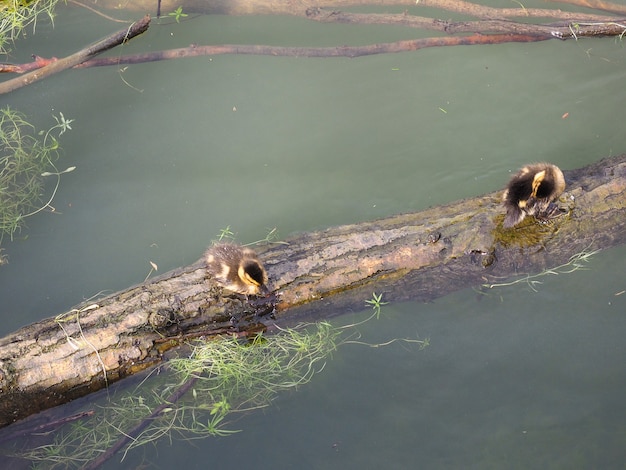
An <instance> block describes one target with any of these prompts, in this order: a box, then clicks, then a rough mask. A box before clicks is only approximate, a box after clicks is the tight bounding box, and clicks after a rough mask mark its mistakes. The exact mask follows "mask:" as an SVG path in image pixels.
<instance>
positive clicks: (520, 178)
mask: <svg viewBox="0 0 626 470" xmlns="http://www.w3.org/2000/svg"><path fill="white" fill-rule="evenodd" d="M563 190H565V178H564V177H563V172H562V171H561V170H560V169H559V167H558V166H556V165H552V164H551V163H534V164H531V165H526V166H525V167H523V168H522V169H521V170H520V171H518V172H517V173H516V174H515V175H514V176H513V177H512V178H511V181H509V184H508V186H507V188H506V190H505V191H504V195H503V197H502V199H503V202H504V207H506V217H505V218H504V227H505V228H509V227H513V226H515V225H517V224H519V223H520V222H521V221H522V220H524V217H526V216H527V215H533V216H535V217H536V218H538V219H548V218H550V217H552V216H553V215H554V213H555V212H556V211H557V207H556V205H555V204H553V203H552V201H554V200H555V199H556V198H558V197H559V196H560V195H561V193H562V192H563Z"/></svg>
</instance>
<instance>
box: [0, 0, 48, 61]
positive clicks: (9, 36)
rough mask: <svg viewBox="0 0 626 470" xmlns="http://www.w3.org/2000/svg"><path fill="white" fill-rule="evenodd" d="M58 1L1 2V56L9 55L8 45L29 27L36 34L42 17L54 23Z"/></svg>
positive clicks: (4, 0) (8, 0)
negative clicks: (38, 22)
mask: <svg viewBox="0 0 626 470" xmlns="http://www.w3.org/2000/svg"><path fill="white" fill-rule="evenodd" d="M57 2H58V0H3V1H1V2H0V54H7V53H8V52H9V50H8V49H7V45H8V44H9V43H13V42H15V40H16V39H17V38H18V37H19V36H20V35H21V34H22V33H23V32H24V29H26V28H27V27H28V26H31V25H32V27H33V32H35V30H36V27H37V21H38V19H39V18H40V17H41V16H45V17H48V18H49V19H50V21H51V22H53V21H54V7H55V6H56V4H57Z"/></svg>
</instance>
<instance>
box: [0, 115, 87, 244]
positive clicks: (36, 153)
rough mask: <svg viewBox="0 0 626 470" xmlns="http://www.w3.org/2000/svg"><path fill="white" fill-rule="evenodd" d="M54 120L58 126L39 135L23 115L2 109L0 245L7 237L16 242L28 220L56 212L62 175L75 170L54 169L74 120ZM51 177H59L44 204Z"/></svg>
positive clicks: (72, 168) (0, 128) (0, 120)
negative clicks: (60, 139) (54, 203)
mask: <svg viewBox="0 0 626 470" xmlns="http://www.w3.org/2000/svg"><path fill="white" fill-rule="evenodd" d="M53 117H54V119H55V120H56V125H54V126H52V127H51V128H50V129H48V130H47V131H41V132H39V133H37V132H36V130H35V127H34V126H33V125H32V124H30V123H29V122H28V121H27V120H26V117H25V116H24V115H23V114H21V113H19V112H17V111H15V110H13V109H11V108H9V107H6V108H2V109H0V243H1V242H2V238H3V237H4V235H9V236H10V237H11V238H13V235H14V233H15V232H16V231H18V230H20V229H21V228H22V227H23V225H24V220H25V219H26V218H27V217H30V216H32V215H35V214H37V213H38V212H40V211H42V210H44V209H49V210H52V211H53V210H54V208H53V207H52V206H51V205H50V204H51V202H52V200H53V199H54V196H55V194H56V191H57V189H58V187H59V183H60V178H61V175H62V174H64V173H68V172H70V171H73V170H74V169H75V167H69V168H67V169H65V170H63V171H59V170H58V169H57V168H56V166H55V165H54V161H55V160H56V159H57V158H58V152H59V142H58V140H57V137H59V136H61V135H62V134H63V133H65V132H66V131H67V130H70V129H71V126H70V124H71V123H72V122H73V119H66V118H65V116H63V114H62V113H61V114H60V115H59V117H57V116H53ZM40 136H43V137H40ZM48 176H56V177H57V181H56V185H55V187H54V189H53V191H52V195H51V196H50V197H49V198H48V200H47V202H45V203H44V202H43V201H42V195H43V194H44V179H43V178H45V177H48Z"/></svg>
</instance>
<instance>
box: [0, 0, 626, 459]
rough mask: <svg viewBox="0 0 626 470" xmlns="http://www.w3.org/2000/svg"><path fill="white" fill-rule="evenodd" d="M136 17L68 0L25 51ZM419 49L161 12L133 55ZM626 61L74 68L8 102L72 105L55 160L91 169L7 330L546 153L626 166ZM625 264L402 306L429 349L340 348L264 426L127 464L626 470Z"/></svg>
mask: <svg viewBox="0 0 626 470" xmlns="http://www.w3.org/2000/svg"><path fill="white" fill-rule="evenodd" d="M121 27H122V26H121V25H120V24H113V23H109V22H107V21H106V20H104V19H102V18H98V17H95V16H94V15H92V14H90V13H88V12H85V11H83V10H80V9H75V8H71V7H60V8H59V10H58V16H57V18H56V20H55V28H54V29H53V28H51V27H49V26H46V25H45V24H41V25H39V26H38V31H37V35H35V36H34V37H29V38H28V39H27V40H25V41H23V42H20V43H18V46H17V50H16V51H15V52H14V54H13V57H12V60H15V61H16V62H19V61H27V60H29V59H28V57H29V55H30V54H32V53H37V54H39V55H44V56H45V55H56V56H63V55H66V54H68V53H70V52H73V51H75V50H77V49H79V48H80V47H82V46H83V45H84V44H86V43H89V42H92V41H94V40H96V39H99V38H100V37H102V36H104V35H106V34H109V33H110V32H112V31H115V30H117V29H119V28H121ZM415 35H416V34H415V33H414V32H413V31H411V30H409V29H406V28H404V29H398V30H396V29H395V28H392V27H380V26H377V27H363V28H360V27H354V26H342V25H320V24H316V23H313V22H308V21H306V20H304V19H297V18H264V17H258V18H256V17H250V18H228V17H194V18H189V19H187V20H186V21H184V22H182V23H181V24H168V25H165V24H158V22H155V23H154V24H153V25H152V26H151V28H150V30H149V32H148V33H146V34H145V35H144V36H143V37H140V38H137V39H135V40H133V41H132V42H131V44H129V45H128V46H125V47H124V48H123V50H122V52H123V53H131V52H139V51H144V50H159V49H166V48H173V47H185V46H187V45H189V44H191V43H198V44H222V43H248V44H256V43H258V44H279V45H280V44H284V45H311V46H316V45H336V44H368V43H373V42H384V41H393V40H398V39H407V38H411V37H415ZM419 35H424V34H423V33H419ZM119 53H120V51H118V50H115V51H111V52H109V53H108V55H110V56H115V55H116V54H119ZM624 58H625V55H624V46H623V44H622V43H621V42H619V41H616V40H614V39H611V38H607V39H594V40H581V41H578V42H575V41H565V42H564V41H556V40H555V41H547V42H542V43H536V44H526V45H524V44H505V45H498V46H477V47H452V48H437V49H428V50H422V51H418V52H414V53H402V54H394V55H381V56H373V57H365V58H359V59H341V58H340V59H304V58H279V57H254V56H239V57H237V56H216V57H213V58H208V57H199V58H192V59H183V60H177V61H167V62H158V63H151V64H142V65H133V66H130V67H128V68H127V69H126V70H125V71H123V72H121V71H119V70H118V68H116V67H109V68H93V69H86V70H74V71H66V72H63V73H61V74H58V75H56V76H53V77H51V78H49V79H46V80H45V81H42V82H39V83H36V84H34V85H32V86H30V87H27V88H23V89H21V90H19V91H17V92H14V93H12V94H11V95H8V96H2V97H0V104H2V105H6V104H9V105H11V106H12V107H14V108H17V109H19V110H20V111H22V112H24V113H26V114H27V115H28V116H29V117H30V118H31V119H32V120H33V122H34V123H35V124H36V125H37V126H38V127H39V128H45V127H49V126H51V125H53V124H54V121H53V119H52V114H53V113H54V114H57V113H58V112H59V111H60V112H63V114H64V115H65V116H66V117H67V118H72V119H75V122H74V123H73V124H72V127H73V130H72V131H70V132H68V133H66V134H65V135H63V138H62V140H61V144H62V146H63V156H62V159H61V160H60V162H59V165H58V166H59V168H60V169H63V168H65V167H67V166H76V167H77V169H76V171H74V172H73V173H70V174H67V175H64V176H63V178H62V183H61V187H60V189H59V192H58V194H57V196H56V198H55V200H54V203H53V205H54V206H55V208H56V210H57V212H58V213H55V214H50V213H43V214H40V215H38V216H37V217H34V218H31V219H29V220H28V227H27V228H26V229H25V230H24V231H23V232H22V233H21V234H18V236H17V238H16V240H15V241H14V242H12V243H11V242H6V241H5V242H3V247H4V248H5V249H6V254H7V255H8V256H9V261H10V264H9V265H7V266H3V267H2V268H0V299H2V309H1V312H0V315H1V317H0V318H2V323H1V326H0V330H1V331H0V333H2V334H6V333H9V332H11V331H13V330H15V329H17V328H19V327H21V326H23V325H24V324H26V323H28V322H32V321H36V320H38V319H40V318H44V317H49V316H53V315H56V314H58V313H60V312H63V311H65V310H67V309H68V308H71V307H72V306H73V305H75V304H77V303H79V302H81V301H82V300H83V299H86V298H89V297H91V296H93V295H95V294H96V293H98V292H101V291H105V292H110V291H116V290H120V289H123V288H125V287H127V286H129V285H131V284H135V283H138V282H141V281H142V280H143V279H144V278H145V276H146V275H147V274H148V272H149V270H150V264H149V263H150V261H152V262H155V263H157V265H158V267H159V272H165V271H167V270H169V269H172V268H174V267H178V266H183V265H187V264H190V263H192V262H194V261H195V260H196V259H198V258H199V257H200V255H201V253H202V251H203V250H204V249H205V248H206V246H207V245H208V243H209V242H210V240H211V239H212V238H215V237H216V235H217V234H218V233H219V231H220V230H221V229H222V228H224V227H226V226H230V227H231V229H232V230H234V231H235V232H236V233H237V235H238V239H239V240H240V241H242V242H250V241H254V240H258V239H261V238H263V237H264V236H265V234H266V233H267V230H268V229H271V228H274V227H277V228H278V230H279V233H280V234H281V236H283V237H285V236H288V235H289V234H292V233H296V232H306V231H310V230H315V229H323V228H325V227H329V226H333V225H339V224H345V223H352V222H358V221H363V220H370V219H373V218H377V217H384V216H388V215H391V214H395V213H400V212H407V211H418V210H421V209H424V208H426V207H429V206H433V205H438V204H443V203H447V202H450V201H454V200H457V199H460V198H464V197H471V196H474V195H478V194H482V193H486V192H491V191H493V190H496V189H498V188H501V187H503V185H504V184H505V183H506V181H507V180H508V178H509V176H510V171H513V170H515V169H517V168H518V167H520V166H522V165H523V164H525V163H528V162H531V161H544V160H547V161H551V162H554V163H556V164H558V165H559V166H561V167H562V168H564V169H570V168H578V167H581V166H584V165H586V164H589V163H591V162H594V161H596V160H598V159H600V158H602V157H605V156H610V155H615V154H619V153H623V152H625V151H626V133H625V132H624V123H623V118H622V116H623V108H624V98H625V92H624V90H626V67H625V60H624ZM565 113H568V116H567V118H565V119H564V118H563V117H562V116H563V115H564V114H565ZM624 254H625V250H624V249H623V248H620V249H613V250H609V251H607V252H604V253H602V254H600V255H597V256H596V257H595V258H593V260H592V261H591V263H589V265H588V268H589V270H588V271H582V272H577V273H573V274H570V275H563V276H558V277H551V278H548V279H546V280H545V282H544V284H542V285H541V286H540V287H539V288H538V292H534V291H533V290H531V289H529V288H528V286H526V285H524V284H519V285H515V286H511V287H507V288H503V289H498V290H493V291H490V292H489V295H488V296H481V295H478V294H477V293H475V292H473V291H462V292H459V293H456V294H454V295H451V296H448V297H445V298H443V299H439V300H437V301H436V302H435V303H433V304H427V305H424V304H417V303H405V304H394V303H393V299H386V300H387V301H390V302H391V304H389V305H388V306H385V309H384V315H383V316H382V318H381V320H379V321H377V322H370V323H369V324H368V325H367V326H364V327H362V328H361V329H362V334H363V335H364V339H365V340H366V341H368V342H372V343H375V342H383V341H387V340H389V339H391V338H394V337H407V336H409V337H415V335H418V334H419V336H420V337H430V339H431V346H430V347H429V348H427V349H426V350H424V351H419V349H418V348H417V347H411V346H401V345H393V346H390V347H387V348H367V347H365V346H361V347H359V346H354V345H352V346H346V347H342V348H341V349H340V350H339V351H337V352H336V353H335V354H334V355H333V360H332V361H331V362H330V363H329V364H328V365H327V367H326V369H325V370H324V371H323V372H322V374H320V375H319V376H317V377H316V378H315V379H314V380H313V382H312V383H310V384H308V385H306V386H304V387H302V388H301V389H300V390H299V391H298V392H296V393H287V394H284V395H280V396H279V397H278V398H277V400H276V401H275V403H274V405H273V406H272V407H270V408H267V409H265V410H263V411H261V412H257V413H252V414H250V415H247V416H245V417H244V418H242V419H240V420H238V421H237V423H236V425H235V426H234V427H235V428H240V429H244V432H242V433H240V434H237V435H235V436H231V437H228V438H219V439H209V440H207V441H201V442H194V443H193V444H189V443H185V442H180V441H175V442H174V443H173V445H170V444H169V442H163V443H162V444H160V445H158V448H157V449H154V448H153V447H150V448H149V449H147V450H145V451H144V450H140V451H138V452H137V453H136V454H134V455H131V456H129V458H128V460H127V461H125V463H124V464H122V468H135V466H136V465H139V463H140V462H142V461H148V462H149V463H150V464H151V465H153V466H154V468H171V466H172V465H181V464H184V465H186V466H187V467H188V468H190V469H191V468H207V462H210V463H211V468H240V467H241V465H242V464H254V466H255V467H261V468H592V467H596V468H622V467H623V461H624V457H625V455H624V454H625V452H624V450H623V442H624V434H625V431H626V429H625V428H624V425H623V416H622V414H623V406H622V401H623V400H622V395H623V389H624V386H625V385H626V373H625V372H624V368H623V358H624V353H625V349H626V348H625V346H624V345H623V340H622V338H623V332H624V331H625V327H626V325H625V321H626V320H625V318H624V314H625V312H626V309H625V306H626V294H625V295H615V294H617V293H619V292H621V291H622V290H623V289H626V285H625V282H624V276H623V273H624V268H625V262H624V259H625V257H624ZM356 317H357V318H360V317H362V315H358V314H357V315H356ZM350 320H351V318H340V319H338V320H336V322H337V323H348V322H349V321H350ZM109 468H120V464H119V460H118V461H116V462H115V463H112V464H111V465H110V467H109Z"/></svg>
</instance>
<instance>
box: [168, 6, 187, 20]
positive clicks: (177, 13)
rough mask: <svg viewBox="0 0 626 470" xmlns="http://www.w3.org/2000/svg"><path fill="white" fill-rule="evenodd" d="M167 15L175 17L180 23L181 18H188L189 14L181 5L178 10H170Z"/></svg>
mask: <svg viewBox="0 0 626 470" xmlns="http://www.w3.org/2000/svg"><path fill="white" fill-rule="evenodd" d="M167 16H171V17H173V18H174V19H175V20H176V22H177V23H180V19H181V18H186V17H187V16H189V15H187V14H186V13H183V7H181V6H179V7H178V8H177V9H176V10H174V11H171V12H169V13H168V14H167Z"/></svg>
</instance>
